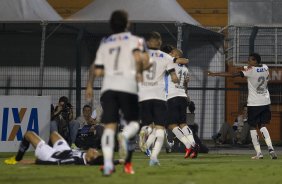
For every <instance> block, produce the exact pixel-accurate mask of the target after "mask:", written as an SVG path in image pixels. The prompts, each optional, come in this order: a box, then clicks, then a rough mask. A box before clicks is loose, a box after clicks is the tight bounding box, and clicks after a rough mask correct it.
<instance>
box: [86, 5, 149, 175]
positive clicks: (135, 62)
mask: <svg viewBox="0 0 282 184" xmlns="http://www.w3.org/2000/svg"><path fill="white" fill-rule="evenodd" d="M110 26H111V29H112V31H113V32H114V34H112V35H110V36H109V37H107V38H104V39H103V40H102V41H101V44H100V46H99V49H98V51H97V53H96V59H95V61H94V63H93V65H92V67H91V69H90V73H89V79H88V83H87V89H86V99H87V100H88V101H91V100H92V96H93V81H94V79H95V77H98V76H104V79H103V87H102V96H101V101H103V114H102V122H103V123H104V124H105V129H104V132H103V135H102V140H101V144H102V151H103V155H104V175H105V176H108V175H111V173H112V172H113V170H114V165H113V162H112V160H113V149H114V142H115V141H114V137H115V132H116V127H117V122H119V110H121V112H122V114H123V118H124V119H125V120H126V121H127V122H128V125H126V126H125V127H124V129H123V132H122V133H121V134H119V135H118V139H119V146H120V147H119V153H120V156H121V157H122V158H125V157H127V156H129V157H130V159H126V160H127V163H125V167H124V171H125V172H126V173H128V174H134V171H133V169H132V164H131V161H130V160H131V155H128V152H127V151H128V150H127V140H129V139H130V138H132V137H133V136H135V134H136V133H137V132H138V131H139V123H138V115H139V110H138V95H137V82H136V78H138V79H139V80H142V78H140V76H141V73H142V69H143V67H144V68H145V67H147V66H148V65H149V64H148V61H149V55H148V54H147V52H146V49H145V42H144V40H143V39H142V38H139V37H137V36H133V35H132V34H131V33H130V32H127V29H128V27H129V22H128V15H127V12H125V11H122V10H117V11H115V12H113V13H112V15H111V18H110ZM131 153H132V152H131Z"/></svg>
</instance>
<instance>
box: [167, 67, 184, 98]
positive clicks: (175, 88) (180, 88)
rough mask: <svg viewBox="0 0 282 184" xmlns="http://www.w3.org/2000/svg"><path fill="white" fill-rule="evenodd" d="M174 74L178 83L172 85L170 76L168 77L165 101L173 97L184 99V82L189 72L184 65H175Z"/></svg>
mask: <svg viewBox="0 0 282 184" xmlns="http://www.w3.org/2000/svg"><path fill="white" fill-rule="evenodd" d="M175 73H176V75H177V78H178V80H179V82H178V83H177V84H175V83H173V82H172V80H171V77H170V75H169V76H168V86H167V87H168V88H167V99H170V98H173V97H177V96H180V97H186V96H187V95H186V93H185V82H186V80H185V79H187V78H188V76H189V70H188V68H187V67H186V66H185V65H180V64H175Z"/></svg>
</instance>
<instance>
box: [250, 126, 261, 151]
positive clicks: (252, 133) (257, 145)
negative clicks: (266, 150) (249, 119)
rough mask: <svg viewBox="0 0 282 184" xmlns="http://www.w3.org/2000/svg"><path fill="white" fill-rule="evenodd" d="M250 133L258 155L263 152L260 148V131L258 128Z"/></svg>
mask: <svg viewBox="0 0 282 184" xmlns="http://www.w3.org/2000/svg"><path fill="white" fill-rule="evenodd" d="M250 134H251V138H252V142H253V145H254V148H255V150H256V152H257V155H259V154H261V149H260V144H259V142H258V138H259V137H258V133H257V130H250Z"/></svg>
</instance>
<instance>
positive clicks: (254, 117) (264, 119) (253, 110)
mask: <svg viewBox="0 0 282 184" xmlns="http://www.w3.org/2000/svg"><path fill="white" fill-rule="evenodd" d="M270 120H271V111H270V106H269V105H264V106H248V123H249V125H250V126H252V127H257V126H260V125H261V124H268V123H270Z"/></svg>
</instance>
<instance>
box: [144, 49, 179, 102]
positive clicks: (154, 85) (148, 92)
mask: <svg viewBox="0 0 282 184" xmlns="http://www.w3.org/2000/svg"><path fill="white" fill-rule="evenodd" d="M149 54H150V57H151V60H152V61H153V64H152V67H151V68H150V69H149V70H146V71H143V82H142V83H141V84H140V85H139V99H140V101H144V100H148V99H160V100H165V81H164V76H165V72H166V71H168V70H170V69H174V67H175V65H174V63H173V58H172V57H171V56H170V55H168V54H166V53H164V52H162V51H160V50H152V49H150V50H149Z"/></svg>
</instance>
